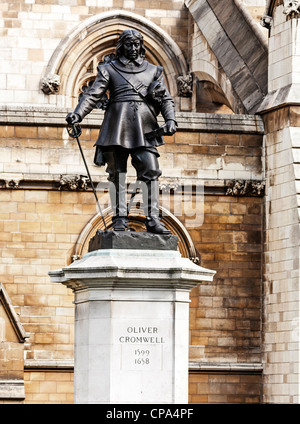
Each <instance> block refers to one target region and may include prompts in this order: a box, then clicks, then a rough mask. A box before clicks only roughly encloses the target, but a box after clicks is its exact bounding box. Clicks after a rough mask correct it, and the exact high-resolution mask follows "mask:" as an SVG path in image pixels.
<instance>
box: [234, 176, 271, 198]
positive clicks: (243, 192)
mask: <svg viewBox="0 0 300 424" xmlns="http://www.w3.org/2000/svg"><path fill="white" fill-rule="evenodd" d="M264 192H265V182H264V181H243V180H237V181H235V180H233V181H229V182H228V184H227V191H226V195H227V196H257V197H259V196H263V195H264Z"/></svg>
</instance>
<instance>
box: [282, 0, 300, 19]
mask: <svg viewBox="0 0 300 424" xmlns="http://www.w3.org/2000/svg"><path fill="white" fill-rule="evenodd" d="M283 13H284V14H285V15H288V16H291V17H293V18H294V17H295V16H296V15H299V14H300V0H285V1H284V8H283Z"/></svg>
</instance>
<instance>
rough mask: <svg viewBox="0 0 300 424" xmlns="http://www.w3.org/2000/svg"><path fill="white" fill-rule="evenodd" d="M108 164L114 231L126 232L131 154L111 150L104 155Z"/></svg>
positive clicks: (117, 149) (115, 149) (121, 150)
mask: <svg viewBox="0 0 300 424" xmlns="http://www.w3.org/2000/svg"><path fill="white" fill-rule="evenodd" d="M103 155H104V157H105V161H106V163H107V168H106V172H107V173H108V181H109V182H110V184H109V194H110V201H111V207H112V210H113V219H112V222H113V230H115V231H125V230H126V229H127V228H128V224H127V222H128V216H127V201H126V173H127V159H128V156H129V153H128V152H127V151H126V150H125V149H120V148H113V147H112V148H110V149H109V150H107V151H105V152H104V153H103Z"/></svg>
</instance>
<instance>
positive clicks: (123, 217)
mask: <svg viewBox="0 0 300 424" xmlns="http://www.w3.org/2000/svg"><path fill="white" fill-rule="evenodd" d="M109 194H110V201H111V207H112V210H113V214H114V215H113V218H112V224H113V225H112V228H113V230H114V231H125V230H127V229H128V215H127V203H126V184H125V181H120V179H116V181H114V182H113V183H112V182H111V183H110V188H109Z"/></svg>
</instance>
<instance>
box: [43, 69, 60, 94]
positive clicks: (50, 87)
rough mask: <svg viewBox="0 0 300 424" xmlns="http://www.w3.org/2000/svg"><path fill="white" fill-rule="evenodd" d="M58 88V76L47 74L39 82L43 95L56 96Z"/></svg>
mask: <svg viewBox="0 0 300 424" xmlns="http://www.w3.org/2000/svg"><path fill="white" fill-rule="evenodd" d="M59 87H60V76H59V75H57V74H48V75H47V76H45V77H44V78H42V80H41V90H42V91H43V92H44V93H45V94H57V93H58V91H59Z"/></svg>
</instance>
